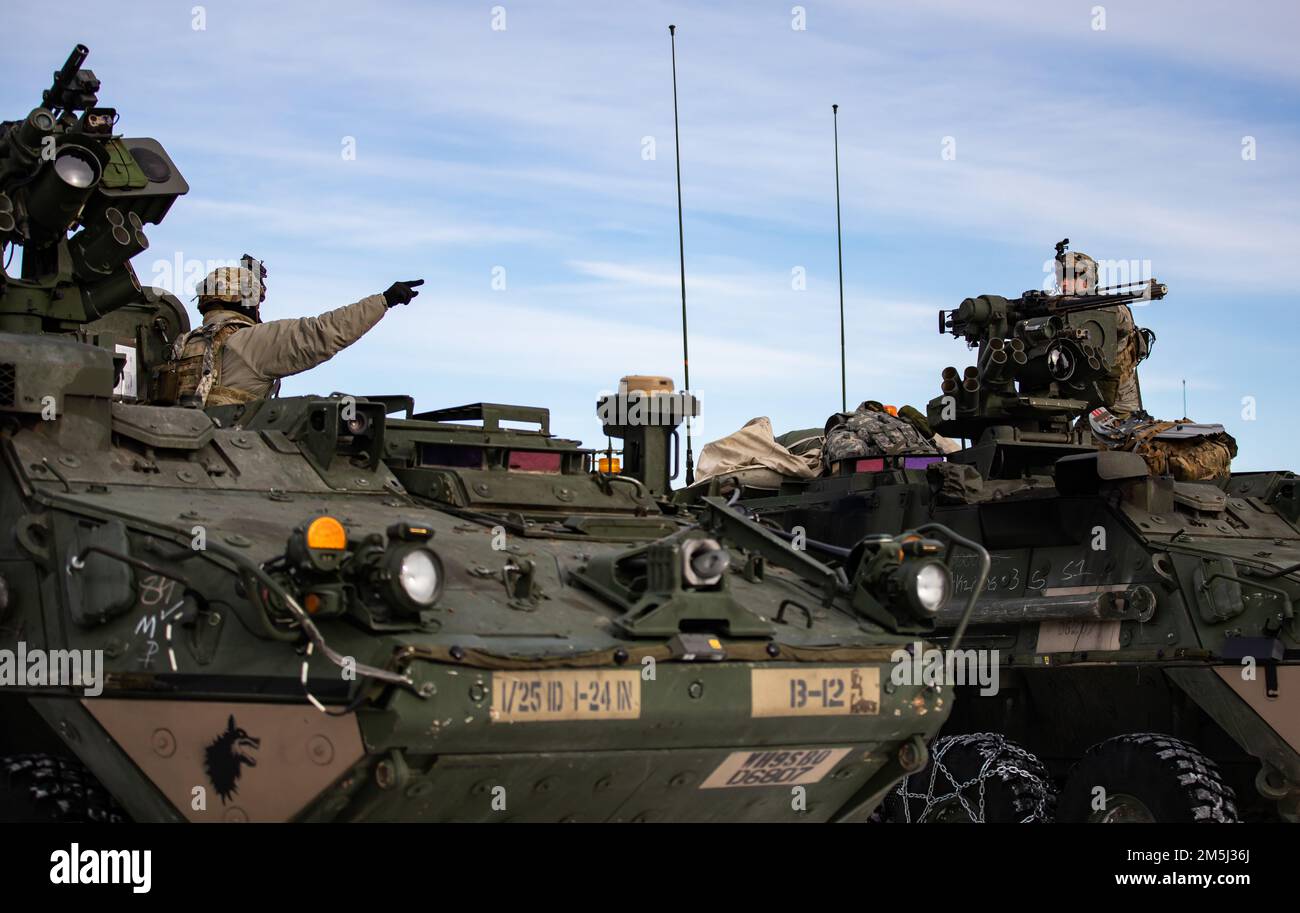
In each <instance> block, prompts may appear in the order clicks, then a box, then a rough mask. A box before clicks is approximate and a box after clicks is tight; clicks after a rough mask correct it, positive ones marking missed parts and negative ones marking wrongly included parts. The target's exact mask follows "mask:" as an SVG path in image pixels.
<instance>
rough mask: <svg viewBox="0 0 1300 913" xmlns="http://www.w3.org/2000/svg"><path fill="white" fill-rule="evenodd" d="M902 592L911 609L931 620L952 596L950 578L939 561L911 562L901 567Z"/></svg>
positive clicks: (946, 569)
mask: <svg viewBox="0 0 1300 913" xmlns="http://www.w3.org/2000/svg"><path fill="white" fill-rule="evenodd" d="M903 590H904V592H905V593H906V595H907V601H908V602H909V603H911V605H912V608H913V609H915V610H916V611H917V613H918V614H920V615H921V617H923V618H933V617H934V616H935V615H937V614H939V610H940V609H942V608H943V607H944V605H945V604H946V603H947V602H948V597H949V596H951V595H952V576H951V575H950V574H949V573H948V568H946V567H945V566H944V565H943V563H942V562H940V561H913V562H909V563H907V564H905V565H904V566H903Z"/></svg>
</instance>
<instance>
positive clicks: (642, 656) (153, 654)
mask: <svg viewBox="0 0 1300 913" xmlns="http://www.w3.org/2000/svg"><path fill="white" fill-rule="evenodd" d="M105 358H107V356H105ZM361 402H363V406H364V401H361ZM68 406H69V408H70V410H72V415H65V416H64V417H62V419H61V420H53V421H43V420H39V419H32V420H30V421H29V423H26V424H25V425H22V427H18V428H10V429H9V430H8V432H6V433H5V434H4V436H3V447H4V453H5V457H6V459H5V476H4V483H3V484H4V490H5V497H4V509H3V512H4V518H3V520H4V525H5V528H8V529H13V531H14V536H13V537H12V538H10V540H8V541H6V544H5V548H4V550H3V553H0V572H3V574H4V577H5V583H6V585H8V592H9V602H8V606H6V611H5V614H4V618H3V626H4V632H5V637H4V642H3V645H0V646H3V648H4V649H8V650H13V652H17V650H19V649H21V650H25V652H26V653H27V654H29V655H32V654H36V653H38V652H40V650H44V652H47V653H48V652H78V653H79V652H95V650H100V652H103V663H104V665H103V693H100V695H95V696H86V693H85V692H86V691H87V689H86V688H79V689H78V688H66V687H64V688H52V687H49V685H39V687H22V684H21V683H8V684H10V687H9V688H5V689H3V693H0V700H3V701H4V702H5V708H6V726H5V745H4V749H3V750H4V753H5V754H9V756H13V754H21V753H26V752H30V750H35V749H42V748H51V747H52V745H49V744H48V743H51V741H52V739H51V736H57V743H60V744H57V745H53V748H55V749H56V750H59V752H64V753H72V754H73V756H75V757H78V758H79V760H81V761H83V762H85V765H86V766H87V767H88V769H90V771H91V773H92V774H94V775H95V778H96V779H98V780H99V782H100V783H101V784H103V786H104V787H105V788H107V791H108V792H109V793H110V795H112V796H113V797H114V799H116V800H117V801H118V802H120V804H121V806H122V808H123V809H125V813H126V815H129V817H131V818H135V819H147V821H153V819H164V821H165V819H190V821H239V819H251V821H283V819H303V821H321V819H346V821H354V819H385V821H389V819H402V821H417V819H419V821H507V819H508V821H560V819H575V821H633V819H673V821H723V819H725V821H750V819H770V821H771V819H775V821H796V819H809V821H824V819H829V818H836V817H839V815H841V814H849V813H852V814H855V815H859V817H861V815H866V814H868V813H870V812H871V810H872V809H874V808H875V805H876V804H878V801H879V797H880V795H883V793H884V792H885V789H887V788H888V787H889V786H891V784H892V783H893V782H896V780H897V778H898V776H900V775H902V773H905V769H914V767H915V765H917V763H919V762H922V761H923V756H924V747H923V744H922V740H923V739H924V737H928V736H930V735H932V734H933V732H935V731H936V730H937V727H939V724H940V723H941V722H943V719H944V718H945V717H946V715H948V713H949V709H950V705H949V701H948V700H946V695H945V693H943V692H936V691H933V689H927V688H923V687H917V688H909V687H904V688H894V687H893V685H892V684H889V670H891V668H892V654H893V652H894V650H896V649H897V648H898V646H901V645H904V644H905V642H906V641H907V639H906V637H902V636H894V637H879V636H878V637H875V639H872V640H874V642H863V637H862V636H861V628H859V626H858V624H857V623H852V624H849V626H844V624H836V623H833V620H832V623H831V624H828V626H823V624H820V623H819V624H818V626H816V627H815V628H813V629H801V631H794V632H793V633H792V635H790V636H788V637H784V636H783V637H763V639H732V637H727V636H725V632H724V631H719V632H718V637H719V640H718V641H716V642H718V644H719V646H720V648H722V653H720V657H722V658H714V657H710V658H707V659H702V661H690V659H688V658H684V657H682V655H680V653H677V654H675V650H673V648H672V646H671V645H669V644H668V642H667V640H668V639H650V640H647V639H645V637H628V636H625V635H624V633H621V632H620V629H619V627H617V624H616V620H617V618H619V613H617V611H616V610H615V607H614V606H610V605H608V602H607V601H604V600H602V598H601V597H599V596H598V594H597V593H594V592H591V590H588V589H582V588H581V585H580V584H576V583H575V579H573V576H572V574H571V568H580V567H581V566H582V564H584V563H585V562H586V561H588V559H589V557H590V554H591V551H593V549H602V548H603V549H611V548H612V549H615V550H616V549H620V548H627V546H621V545H617V544H610V542H599V541H597V542H593V541H591V538H590V537H581V538H573V540H551V538H546V537H526V536H519V537H513V536H511V537H508V542H507V545H506V546H504V548H502V549H499V550H495V549H493V540H494V537H497V536H499V535H500V531H499V529H497V527H495V525H487V524H484V523H474V522H473V520H471V519H468V518H467V516H464V515H452V514H448V512H446V511H443V510H437V509H434V507H433V505H432V502H428V501H425V499H420V498H416V497H415V496H412V494H409V493H408V492H407V490H406V488H404V485H403V484H402V483H400V481H398V479H396V476H395V475H394V473H393V471H391V470H390V468H389V467H387V466H386V464H385V463H382V462H380V463H376V464H374V466H373V467H357V466H355V464H348V466H347V470H346V472H343V471H335V470H337V468H338V467H335V470H326V471H325V472H324V473H321V472H318V471H317V470H316V468H313V466H312V463H311V462H308V460H307V459H305V458H304V457H303V453H304V451H311V445H309V442H304V441H302V440H300V438H299V441H298V442H291V440H292V438H295V437H296V436H294V434H285V433H283V432H278V433H277V432H274V430H272V429H269V428H268V427H266V425H268V424H274V423H276V421H277V419H276V417H270V412H272V411H276V412H278V414H281V415H291V414H295V412H296V414H299V415H302V416H305V415H311V414H313V410H318V408H326V410H329V408H331V407H333V408H337V402H333V401H304V402H294V401H272V402H269V403H266V406H265V408H264V410H263V416H261V419H260V420H253V419H247V420H244V421H243V423H235V424H234V427H220V425H218V423H216V421H213V420H212V419H209V416H208V415H207V414H204V412H201V411H194V410H178V408H159V407H148V406H129V404H122V403H116V404H113V403H110V402H109V401H108V399H107V398H103V399H86V401H85V402H74V401H73V398H72V397H69V401H68ZM95 416H99V417H100V419H103V420H104V421H105V424H104V425H103V427H98V428H96V427H95V424H94V419H95ZM303 424H305V425H309V420H307V421H305V423H303ZM395 424H398V425H404V428H406V433H408V434H413V433H415V432H412V430H411V429H412V428H419V427H421V423H402V421H398V423H395ZM424 427H426V428H429V429H441V430H439V432H438V433H439V434H446V433H447V429H446V427H445V425H439V424H437V423H426V424H425V425H424ZM481 437H482V436H481V434H476V437H474V440H476V441H481ZM374 443H376V445H377V446H382V445H380V443H378V442H374ZM534 446H541V441H536V442H534ZM402 471H403V472H404V473H406V475H407V477H408V479H411V477H413V476H412V475H411V473H412V472H417V471H416V470H409V468H404V470H402ZM494 481H498V483H499V484H508V481H510V480H508V477H507V473H504V472H502V473H498V479H495V480H494ZM525 481H526V483H533V481H534V480H533V479H526V480H525ZM545 481H546V485H547V488H550V486H551V484H552V483H554V481H555V480H551V479H546V480H545ZM567 481H568V484H571V485H573V488H575V490H578V489H580V488H581V485H582V483H585V481H586V477H585V476H580V477H576V479H572V480H567ZM620 494H621V492H620ZM629 497H630V496H629ZM610 499H611V505H610V506H611V507H612V506H614V497H612V496H611V498H610ZM318 516H331V518H338V519H339V522H341V523H342V524H344V527H346V528H347V531H348V536H350V540H351V541H354V542H355V541H357V540H360V538H364V536H365V535H368V533H370V532H373V533H376V535H378V533H381V531H383V529H386V528H389V527H391V525H393V524H394V523H396V522H406V523H408V524H415V525H419V527H420V528H422V529H428V531H429V532H430V533H432V535H430V536H429V538H428V542H430V544H432V548H433V549H434V550H435V551H437V553H438V555H439V559H441V563H442V567H443V568H445V579H443V581H442V593H441V596H439V598H438V602H437V609H435V610H433V611H430V613H428V614H426V615H425V616H422V618H421V619H420V620H419V623H412V622H409V620H403V619H399V618H394V616H391V615H385V614H383V607H382V606H372V607H370V609H369V610H368V613H373V614H365V615H364V616H363V615H360V614H355V613H354V614H348V615H346V616H344V615H339V616H335V618H331V619H317V620H316V626H317V627H318V632H320V636H321V637H322V641H324V642H328V645H329V648H330V649H331V650H334V652H335V653H337V654H338V655H339V657H343V658H348V659H351V661H352V663H354V668H361V670H364V667H367V666H369V667H374V668H383V670H389V671H390V672H391V674H393V675H394V676H400V679H402V680H398V681H377V680H374V679H369V678H367V675H365V674H364V671H363V672H361V674H354V675H351V676H348V675H347V671H346V667H341V665H338V663H335V662H331V659H330V658H329V657H328V655H325V654H324V650H321V649H311V650H307V646H308V645H309V644H313V641H312V639H311V637H308V636H305V635H304V633H303V632H302V628H300V626H294V624H289V626H287V627H285V626H283V622H285V620H286V619H283V618H279V619H278V620H277V619H276V613H274V610H272V611H269V613H268V610H266V606H268V605H269V603H270V602H272V600H268V601H266V603H263V605H259V600H257V598H251V594H250V592H248V589H250V588H251V587H255V585H257V583H259V577H257V575H256V571H255V568H265V567H268V566H273V562H276V559H282V558H283V555H285V554H286V544H287V542H289V541H290V538H291V537H292V536H294V531H295V528H300V525H302V524H303V523H304V522H308V523H309V522H311V520H312V519H313V518H318ZM660 522H662V520H658V519H653V518H651V519H650V524H651V528H654V529H658V525H656V524H658V523H660ZM200 537H201V540H204V541H201V542H199V541H198V540H199V538H200ZM195 545H201V548H195ZM386 548H393V544H389V545H387V546H386ZM524 563H526V564H528V566H529V567H533V568H536V571H534V575H533V579H532V580H530V588H529V592H526V593H523V594H521V593H520V590H519V589H517V588H516V589H511V587H510V585H508V584H507V583H506V580H504V574H503V568H506V567H508V566H513V567H519V566H520V564H524ZM261 583H265V581H261ZM732 587H733V589H735V597H736V602H738V603H740V605H742V606H755V605H759V603H762V605H764V606H766V607H767V613H768V615H775V614H776V607H777V606H776V602H775V601H774V598H775V597H774V594H772V590H777V592H779V593H780V594H781V598H790V597H800V596H801V593H802V598H807V600H809V602H813V600H811V598H809V597H810V594H809V593H807V589H806V587H803V588H801V584H800V581H798V579H797V577H796V576H794V575H792V574H789V572H787V571H784V570H781V568H776V567H771V568H767V571H766V576H764V579H763V580H762V581H761V583H750V581H746V580H744V579H742V577H741V576H740V575H736V581H735V583H733V584H732ZM304 588H305V589H311V587H308V585H307V584H303V583H300V584H299V585H298V592H299V593H302V592H303V590H304ZM321 592H322V593H324V592H325V590H324V589H322V590H321ZM264 598H265V597H264ZM272 598H273V597H272ZM299 598H300V600H305V596H304V594H303V596H299ZM746 611H748V609H746ZM818 613H819V614H831V615H833V614H837V613H836V610H827V609H819V610H818ZM699 618H701V620H702V623H703V620H705V616H703V615H701V616H699ZM688 627H689V626H688ZM788 627H793V626H788ZM705 628H707V624H705ZM818 628H820V629H818ZM796 688H798V689H800V692H801V693H802V695H811V697H803V698H802V701H801V702H798V704H797V705H794V706H792V698H790V695H792V693H793V692H794V689H796ZM21 704H26V705H30V708H31V709H34V710H35V715H32V714H30V713H26V709H25V708H21V706H16V705H21ZM14 721H21V723H22V724H18V723H17V722H14ZM793 787H802V788H803V795H802V796H801V797H798V799H797V800H794V801H792V796H794V793H793V792H792V789H793Z"/></svg>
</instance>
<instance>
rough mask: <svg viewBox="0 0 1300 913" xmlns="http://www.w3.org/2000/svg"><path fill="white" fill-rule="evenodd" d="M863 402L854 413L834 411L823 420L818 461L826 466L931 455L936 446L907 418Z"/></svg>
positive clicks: (874, 404)
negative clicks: (851, 461) (823, 432)
mask: <svg viewBox="0 0 1300 913" xmlns="http://www.w3.org/2000/svg"><path fill="white" fill-rule="evenodd" d="M877 405H878V404H876V403H873V402H865V403H863V404H862V405H861V406H859V407H858V408H857V411H855V412H838V413H836V414H835V415H832V416H831V417H830V419H829V420H828V421H827V422H826V443H825V444H823V445H822V462H823V463H824V464H825V465H826V466H827V467H828V468H829V467H830V466H831V465H832V464H834V463H838V462H839V461H840V460H849V459H855V458H857V457H875V456H895V455H909V456H932V455H937V454H938V452H939V451H938V448H936V447H935V445H934V444H933V443H932V442H931V441H929V440H928V439H927V438H926V437H925V436H924V435H923V434H922V433H921V432H920V431H918V430H917V428H916V426H915V425H913V423H912V422H910V421H908V420H907V419H903V418H898V417H896V416H893V415H890V414H889V413H888V412H885V411H884V409H883V407H879V408H877Z"/></svg>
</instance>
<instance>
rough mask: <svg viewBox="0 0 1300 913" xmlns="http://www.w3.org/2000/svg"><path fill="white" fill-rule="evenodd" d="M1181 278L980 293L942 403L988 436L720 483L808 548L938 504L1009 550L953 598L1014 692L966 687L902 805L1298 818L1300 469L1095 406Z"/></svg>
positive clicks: (958, 321) (948, 811) (1207, 431)
mask: <svg viewBox="0 0 1300 913" xmlns="http://www.w3.org/2000/svg"><path fill="white" fill-rule="evenodd" d="M1064 243H1065V242H1063V244H1064ZM1061 249H1062V247H1061V246H1058V256H1059V255H1060V251H1061ZM1165 292H1166V289H1165V287H1164V286H1162V285H1161V284H1160V283H1158V282H1155V281H1154V280H1150V281H1148V282H1140V283H1134V284H1132V285H1130V286H1128V287H1126V288H1112V289H1109V290H1103V291H1100V292H1098V293H1096V294H1093V295H1057V294H1047V293H1042V292H1027V293H1025V295H1024V296H1022V297H1021V298H1018V299H1007V298H1004V297H1001V296H996V295H984V296H980V297H977V298H970V299H967V300H965V301H963V302H962V304H961V306H960V307H959V308H957V309H956V310H954V311H945V312H941V314H940V329H941V331H942V332H951V333H952V334H953V335H955V336H957V337H960V338H964V339H965V340H966V341H967V342H968V343H969V344H970V345H971V346H972V347H973V348H975V349H976V353H975V355H976V357H975V362H976V363H975V364H974V365H972V366H971V367H968V368H966V369H965V370H964V371H963V372H958V370H957V369H956V368H952V367H950V368H947V369H945V370H944V372H943V375H942V377H941V391H940V395H939V396H937V397H936V398H935V399H934V400H932V401H931V402H930V403H929V407H928V410H927V414H926V416H924V417H921V418H922V421H923V423H924V422H925V421H927V420H928V424H929V426H930V429H931V430H933V431H934V432H937V433H938V434H939V435H942V436H945V437H946V438H949V439H965V440H966V441H968V442H969V445H968V446H959V449H956V450H955V452H949V453H947V454H946V455H937V451H936V450H934V449H933V448H929V449H925V450H923V451H921V450H918V451H917V452H915V453H913V452H910V451H904V450H896V451H894V452H871V453H862V454H859V455H855V456H854V457H853V458H851V459H838V460H836V459H832V460H829V461H827V463H828V465H827V467H826V470H825V472H824V474H823V475H822V476H821V477H819V478H815V479H811V480H797V479H789V480H786V481H784V482H782V483H781V484H780V486H779V488H771V487H768V488H766V489H760V488H755V487H754V486H752V485H747V484H746V483H745V482H744V480H743V479H741V478H737V479H736V480H735V481H734V483H732V484H728V483H729V480H727V479H714V480H712V482H711V484H712V486H713V488H714V490H715V491H722V492H728V491H731V490H732V489H735V491H734V494H733V496H734V497H737V498H739V500H740V502H741V503H742V504H743V505H745V506H746V507H747V508H748V509H749V510H750V511H752V512H753V514H754V515H755V516H756V517H758V518H761V519H762V520H763V521H764V522H766V523H769V524H773V525H776V526H778V527H779V528H781V529H783V530H786V531H793V530H798V531H799V533H800V534H801V535H805V536H806V537H807V538H808V539H809V541H810V542H823V543H828V544H830V545H832V546H838V547H839V548H840V549H841V550H843V549H844V548H846V547H848V546H851V545H852V544H853V543H855V542H857V541H859V540H860V539H861V538H862V537H863V536H866V535H870V534H875V533H879V532H881V531H884V530H888V529H891V528H898V527H900V526H908V525H916V524H921V523H925V522H934V521H937V522H941V523H943V524H945V525H947V526H950V527H951V528H952V529H954V530H956V531H957V532H959V533H961V534H963V535H965V536H969V537H971V538H973V539H976V540H978V541H979V542H980V543H982V544H983V545H985V546H986V547H987V548H988V549H989V551H990V553H991V554H992V559H993V570H992V573H991V574H989V575H988V578H987V582H986V583H985V584H984V585H983V586H980V585H979V584H978V583H977V582H976V581H975V579H974V575H973V574H972V573H970V570H971V568H970V565H969V559H966V558H961V559H958V560H957V563H956V564H955V566H954V569H953V570H954V574H955V581H956V585H955V588H954V592H953V599H954V600H955V601H960V600H961V599H962V598H963V597H964V596H967V595H970V594H972V593H975V594H976V595H977V597H978V602H977V604H976V608H975V612H974V614H973V616H972V619H971V626H970V632H969V635H968V636H967V638H966V642H965V646H966V647H967V648H973V649H979V650H985V651H996V653H995V654H993V653H990V655H995V656H996V658H997V663H998V668H999V670H1000V682H999V686H998V687H997V688H996V689H981V688H978V687H972V686H970V685H963V686H962V687H960V688H959V689H958V700H957V710H956V711H955V712H954V714H953V715H952V716H951V717H950V718H949V721H948V723H947V724H946V726H945V730H944V733H945V735H944V737H943V738H941V739H940V740H939V741H938V742H936V743H935V745H934V746H933V752H932V753H933V756H934V758H935V762H934V764H933V765H932V766H931V768H930V769H928V770H927V771H925V772H923V773H922V774H920V775H919V776H913V777H910V778H908V780H907V781H906V782H904V783H903V784H902V785H901V786H900V789H899V791H898V792H897V793H896V794H895V795H894V796H893V797H892V799H891V803H890V808H891V809H892V813H893V816H894V817H896V818H897V819H898V820H910V821H917V820H922V821H934V820H971V819H972V818H973V819H975V820H1014V821H1020V820H1047V819H1050V818H1051V817H1052V816H1053V814H1055V816H1056V817H1057V818H1058V820H1065V821H1130V820H1133V821H1146V820H1159V821H1206V822H1228V821H1236V820H1238V819H1240V818H1245V819H1250V820H1258V819H1276V818H1277V817H1279V816H1280V817H1283V818H1286V819H1289V820H1295V819H1296V817H1297V814H1298V813H1300V644H1298V643H1297V633H1298V632H1297V622H1296V620H1295V608H1294V600H1295V598H1296V596H1297V594H1300V579H1298V578H1297V574H1300V530H1298V528H1297V518H1300V500H1298V499H1300V487H1298V486H1300V479H1297V477H1296V475H1295V474H1294V473H1291V472H1285V471H1277V472H1249V473H1232V474H1231V476H1230V477H1226V478H1220V479H1217V480H1213V481H1205V480H1201V481H1193V480H1179V479H1175V478H1174V477H1173V476H1172V475H1166V474H1157V473H1153V471H1152V468H1151V466H1150V465H1149V463H1148V461H1147V460H1144V458H1143V457H1142V456H1141V455H1140V454H1139V453H1138V452H1136V450H1135V446H1134V445H1135V443H1136V442H1133V441H1130V442H1127V443H1125V442H1124V441H1120V440H1116V439H1115V436H1114V435H1113V434H1111V431H1113V430H1114V427H1115V423H1114V422H1109V421H1108V422H1105V423H1103V424H1102V425H1100V426H1096V427H1095V425H1096V422H1095V419H1096V414H1093V413H1090V410H1094V409H1095V407H1097V406H1098V405H1099V403H1101V402H1103V401H1104V397H1103V392H1104V391H1102V390H1101V389H1100V384H1102V383H1103V382H1104V379H1105V375H1106V374H1107V370H1106V368H1107V366H1108V365H1109V364H1111V363H1113V361H1114V358H1115V346H1116V319H1117V318H1116V311H1115V309H1114V306H1115V305H1117V304H1123V303H1128V302H1132V301H1138V300H1143V299H1146V300H1153V299H1158V298H1161V297H1163V296H1164V294H1165ZM1098 414H1100V413H1098ZM1216 428H1217V426H1197V425H1193V424H1192V423H1190V422H1180V423H1177V424H1176V425H1175V426H1174V427H1173V428H1172V429H1170V432H1169V435H1168V436H1169V437H1170V438H1171V439H1173V441H1174V443H1175V444H1176V443H1177V439H1178V438H1179V436H1180V435H1181V436H1183V437H1185V438H1192V437H1196V436H1202V437H1203V436H1207V435H1211V436H1212V435H1215V434H1220V433H1221V432H1222V429H1221V428H1217V430H1216ZM809 433H816V430H815V429H814V431H813V432H803V433H798V434H793V435H792V436H793V437H796V438H798V437H803V438H806V437H807V436H808V434H809ZM1103 433H1105V434H1106V435H1107V437H1106V438H1103V437H1102V434H1103ZM952 443H954V444H955V443H956V441H955V440H954V441H953V442H952ZM810 548H811V546H810ZM828 560H833V556H829V557H828ZM956 609H957V605H956V602H955V603H954V604H952V605H949V606H948V607H946V608H945V609H942V610H941V611H940V625H941V627H946V626H950V625H953V624H955V622H956V620H957V614H958V613H957V611H956ZM940 642H942V638H940ZM1040 759H1041V762H1040ZM1057 786H1059V789H1060V792H1059V797H1058V796H1056V795H1055V791H1056V787H1057ZM1058 798H1059V804H1058V805H1057V806H1056V810H1055V813H1053V804H1054V803H1055V802H1056V801H1057V799H1058Z"/></svg>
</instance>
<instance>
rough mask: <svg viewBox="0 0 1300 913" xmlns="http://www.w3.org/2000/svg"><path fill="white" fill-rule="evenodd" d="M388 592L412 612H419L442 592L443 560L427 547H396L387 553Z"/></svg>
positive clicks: (400, 604)
mask: <svg viewBox="0 0 1300 913" xmlns="http://www.w3.org/2000/svg"><path fill="white" fill-rule="evenodd" d="M388 580H389V595H390V596H391V597H392V598H393V601H394V602H396V603H397V604H398V605H399V606H400V607H402V608H404V609H406V610H407V611H409V612H420V611H422V610H424V609H427V608H429V607H430V606H432V605H433V604H434V603H435V602H437V601H438V596H439V595H440V594H441V593H442V562H441V561H440V560H438V556H437V555H436V554H434V553H433V552H432V551H430V550H429V549H427V548H425V547H424V546H420V545H415V546H408V547H406V548H398V549H393V550H392V551H391V552H390V554H389V556H388Z"/></svg>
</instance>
